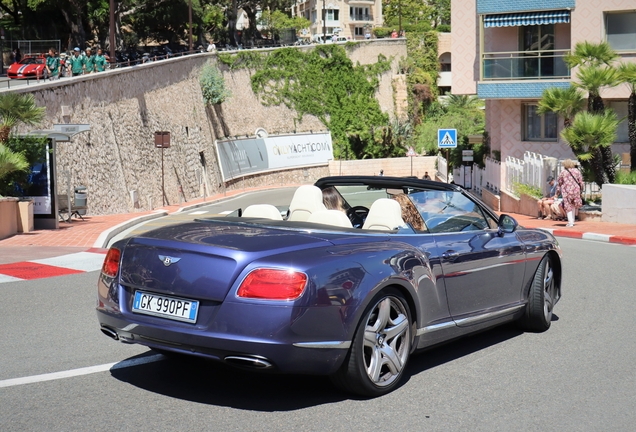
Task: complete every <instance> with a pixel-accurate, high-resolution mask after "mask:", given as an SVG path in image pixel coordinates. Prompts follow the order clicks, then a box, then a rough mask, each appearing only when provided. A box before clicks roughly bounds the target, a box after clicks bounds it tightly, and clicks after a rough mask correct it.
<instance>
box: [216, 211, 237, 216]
mask: <svg viewBox="0 0 636 432" xmlns="http://www.w3.org/2000/svg"><path fill="white" fill-rule="evenodd" d="M235 211H236V210H225V211H222V212H221V213H219V214H222V215H228V214H230V213H234V212H235Z"/></svg>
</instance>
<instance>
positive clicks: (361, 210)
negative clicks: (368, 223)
mask: <svg viewBox="0 0 636 432" xmlns="http://www.w3.org/2000/svg"><path fill="white" fill-rule="evenodd" d="M368 214H369V209H368V208H367V207H365V206H355V207H351V208H350V209H349V210H347V216H348V217H349V220H350V221H351V225H353V227H354V228H362V225H364V221H365V220H366V218H367V215H368Z"/></svg>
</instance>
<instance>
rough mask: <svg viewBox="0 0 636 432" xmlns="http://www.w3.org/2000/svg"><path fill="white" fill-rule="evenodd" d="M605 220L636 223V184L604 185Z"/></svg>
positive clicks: (602, 218)
mask: <svg viewBox="0 0 636 432" xmlns="http://www.w3.org/2000/svg"><path fill="white" fill-rule="evenodd" d="M601 208H602V213H603V215H602V217H601V220H602V221H603V222H615V223H624V224H636V186H634V185H620V184H604V185H603V203H602V204H601Z"/></svg>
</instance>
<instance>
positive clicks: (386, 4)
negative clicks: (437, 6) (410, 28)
mask: <svg viewBox="0 0 636 432" xmlns="http://www.w3.org/2000/svg"><path fill="white" fill-rule="evenodd" d="M382 3H383V6H382V16H383V18H384V23H385V26H386V27H393V28H394V29H396V30H397V29H398V26H399V23H400V19H401V21H402V28H404V26H405V25H407V24H411V25H412V24H417V23H418V22H420V21H421V22H426V23H428V22H429V21H430V20H429V18H430V16H431V15H432V14H433V12H434V11H433V7H431V6H429V5H428V4H427V3H426V2H424V1H422V0H384V1H383V2H382Z"/></svg>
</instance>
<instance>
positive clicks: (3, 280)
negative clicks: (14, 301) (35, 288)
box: [0, 274, 24, 283]
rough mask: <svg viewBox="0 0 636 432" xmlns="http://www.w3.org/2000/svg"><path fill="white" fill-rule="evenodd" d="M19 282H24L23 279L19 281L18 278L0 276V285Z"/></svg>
mask: <svg viewBox="0 0 636 432" xmlns="http://www.w3.org/2000/svg"><path fill="white" fill-rule="evenodd" d="M21 280H24V279H20V278H17V277H13V276H9V275H4V274H0V283H2V282H17V281H21Z"/></svg>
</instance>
